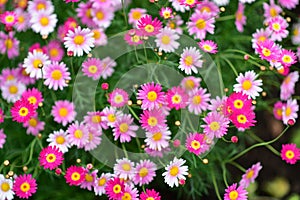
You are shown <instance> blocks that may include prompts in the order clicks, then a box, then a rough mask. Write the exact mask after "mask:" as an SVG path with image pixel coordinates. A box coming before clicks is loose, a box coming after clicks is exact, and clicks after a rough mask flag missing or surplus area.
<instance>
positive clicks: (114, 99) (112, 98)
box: [108, 88, 128, 108]
mask: <svg viewBox="0 0 300 200" xmlns="http://www.w3.org/2000/svg"><path fill="white" fill-rule="evenodd" d="M108 102H109V103H110V105H111V106H113V107H117V108H121V107H123V106H125V105H126V104H127V102H128V94H127V92H126V91H125V90H123V89H119V88H116V89H114V90H113V91H112V92H111V93H110V94H109V95H108Z"/></svg>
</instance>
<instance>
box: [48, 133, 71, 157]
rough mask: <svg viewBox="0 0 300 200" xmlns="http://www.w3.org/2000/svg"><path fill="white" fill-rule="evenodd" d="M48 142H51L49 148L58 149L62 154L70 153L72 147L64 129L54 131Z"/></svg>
mask: <svg viewBox="0 0 300 200" xmlns="http://www.w3.org/2000/svg"><path fill="white" fill-rule="evenodd" d="M47 142H50V144H49V146H53V147H57V148H58V149H59V150H60V151H61V152H62V153H66V152H68V149H69V148H70V147H71V145H70V142H69V141H68V138H67V133H66V132H65V131H64V130H62V129H60V130H58V131H53V133H51V134H50V135H49V136H48V138H47Z"/></svg>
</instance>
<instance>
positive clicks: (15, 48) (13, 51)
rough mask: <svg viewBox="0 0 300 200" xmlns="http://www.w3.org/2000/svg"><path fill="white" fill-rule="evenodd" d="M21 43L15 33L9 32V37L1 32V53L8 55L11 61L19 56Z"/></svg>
mask: <svg viewBox="0 0 300 200" xmlns="http://www.w3.org/2000/svg"><path fill="white" fill-rule="evenodd" d="M19 43H20V41H19V40H17V39H16V38H15V37H14V32H12V31H11V32H9V33H8V35H6V34H5V33H3V32H2V31H1V32H0V53H2V54H7V57H8V58H9V59H11V58H15V57H17V56H19Z"/></svg>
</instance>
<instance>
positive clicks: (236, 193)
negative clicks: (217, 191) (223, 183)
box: [224, 183, 248, 200]
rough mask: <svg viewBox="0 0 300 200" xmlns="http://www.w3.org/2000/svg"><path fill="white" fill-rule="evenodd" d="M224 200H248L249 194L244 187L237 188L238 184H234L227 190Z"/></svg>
mask: <svg viewBox="0 0 300 200" xmlns="http://www.w3.org/2000/svg"><path fill="white" fill-rule="evenodd" d="M225 192H226V193H225V194H224V200H247V199H248V198H247V195H248V192H247V191H246V190H245V189H244V188H243V187H242V186H239V187H237V184H236V183H234V184H232V185H231V186H228V187H227V189H226V190H225Z"/></svg>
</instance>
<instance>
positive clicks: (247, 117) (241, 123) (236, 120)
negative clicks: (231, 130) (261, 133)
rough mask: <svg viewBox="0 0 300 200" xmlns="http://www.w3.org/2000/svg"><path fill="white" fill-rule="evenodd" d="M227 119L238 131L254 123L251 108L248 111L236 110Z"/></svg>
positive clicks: (253, 114)
mask: <svg viewBox="0 0 300 200" xmlns="http://www.w3.org/2000/svg"><path fill="white" fill-rule="evenodd" d="M229 119H230V120H231V121H232V123H233V124H234V125H235V126H236V127H237V128H238V129H239V130H240V131H243V130H245V129H248V128H250V127H251V126H254V125H255V124H254V123H255V122H256V121H255V113H254V112H253V111H251V110H250V111H248V112H243V111H236V112H234V113H233V114H232V115H230V117H229Z"/></svg>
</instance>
